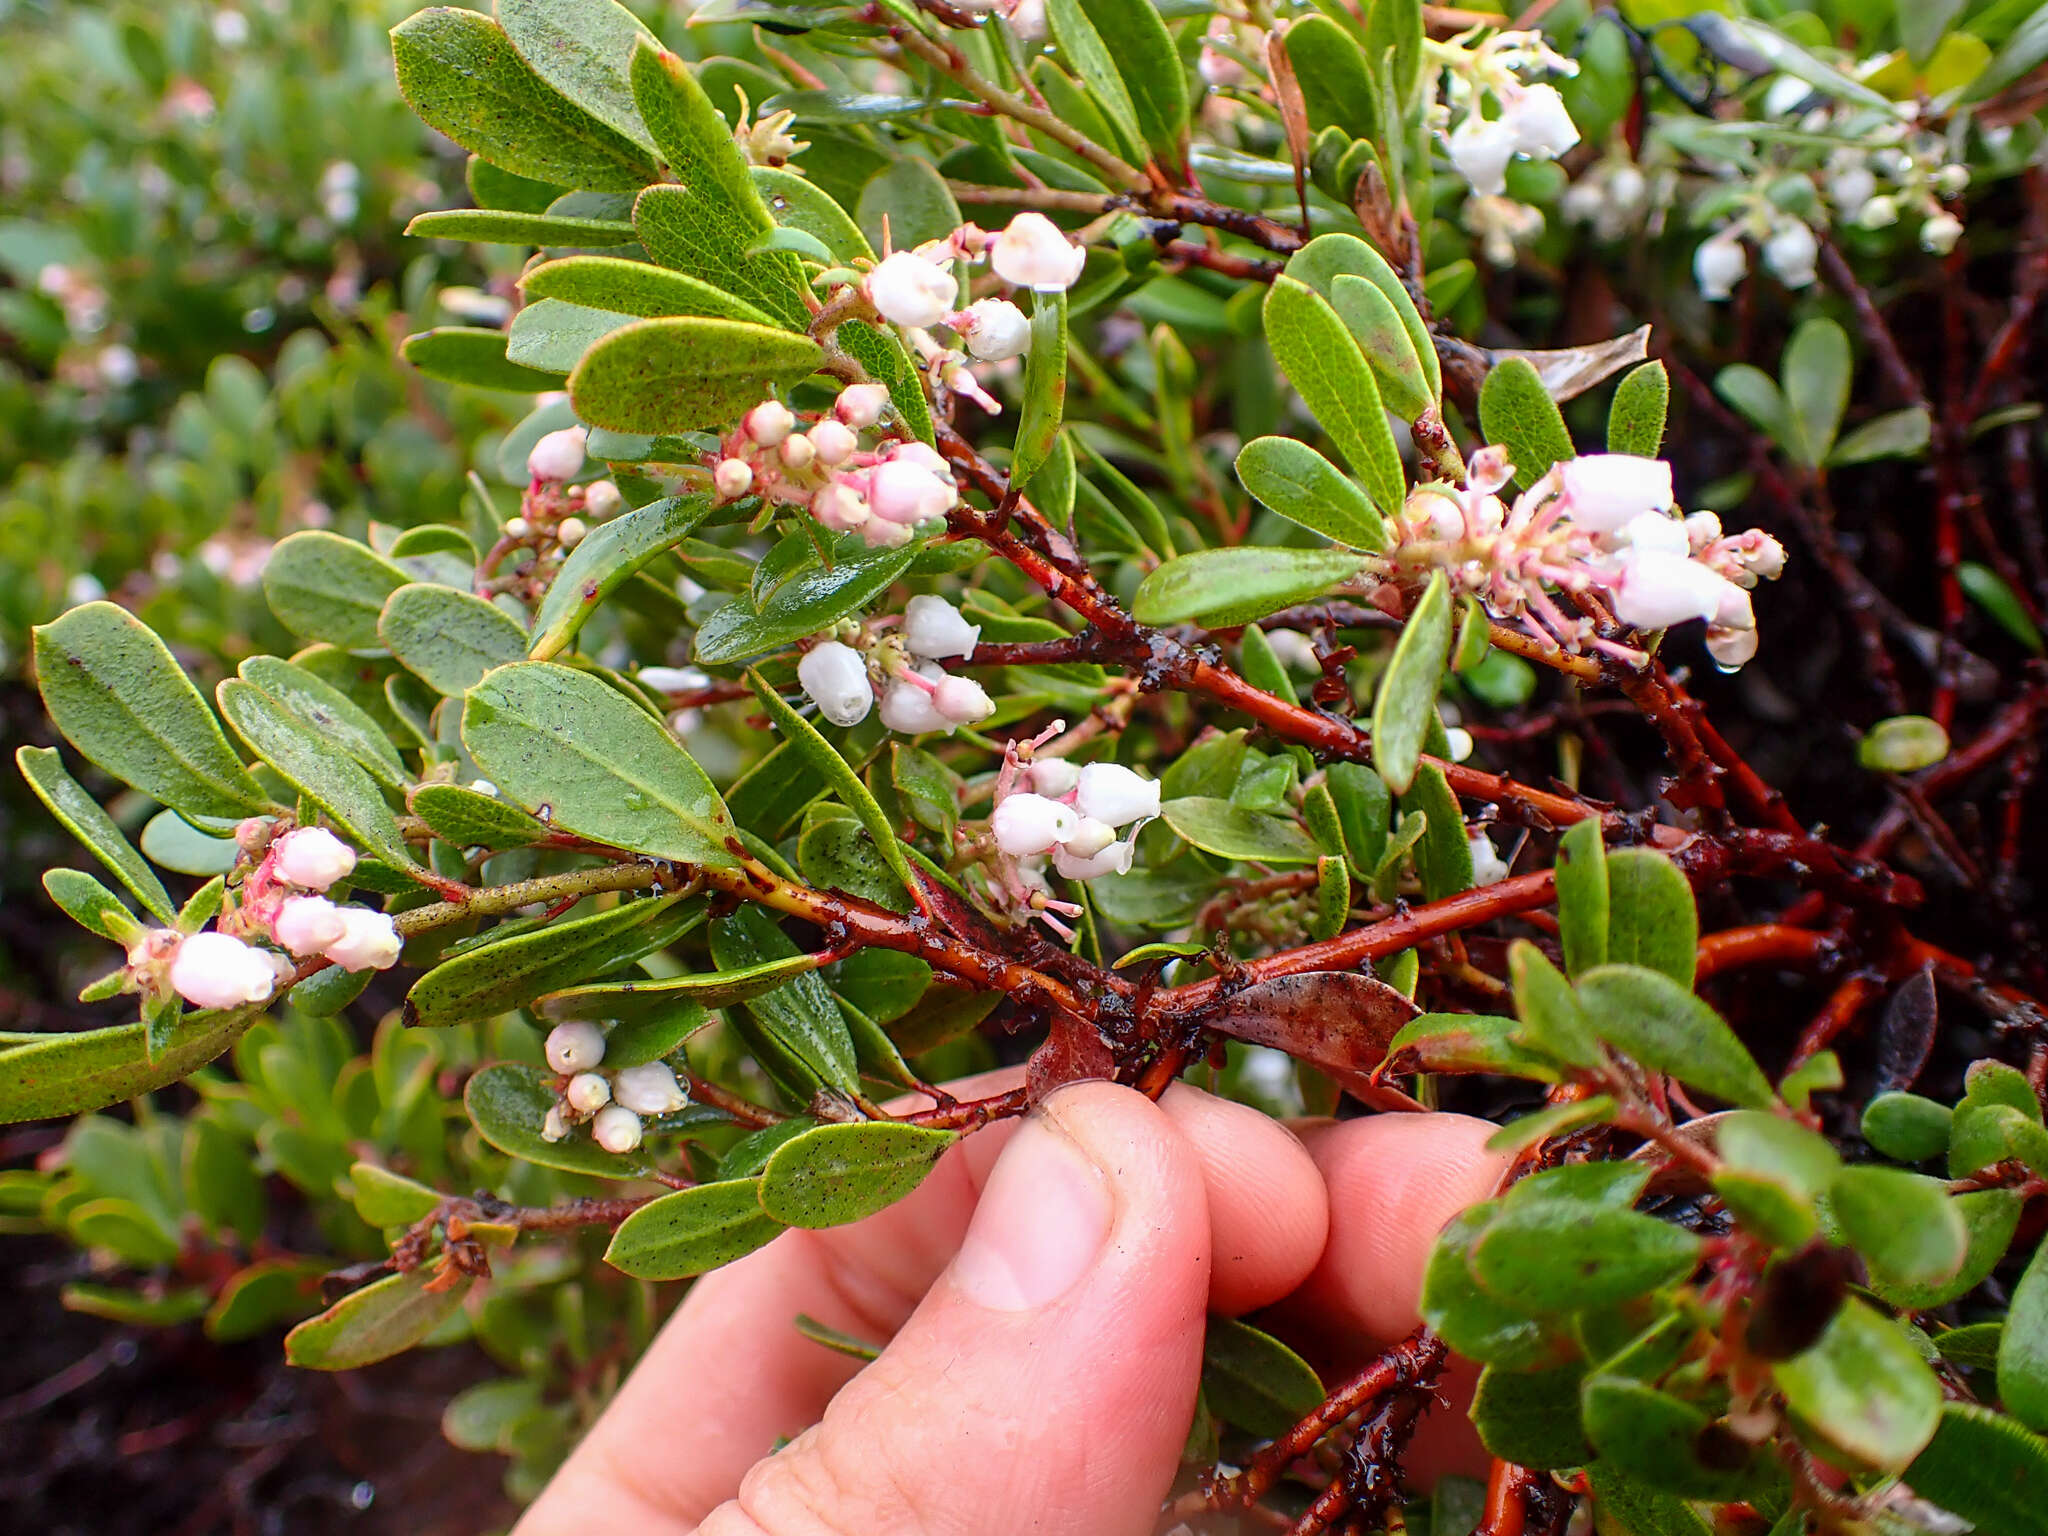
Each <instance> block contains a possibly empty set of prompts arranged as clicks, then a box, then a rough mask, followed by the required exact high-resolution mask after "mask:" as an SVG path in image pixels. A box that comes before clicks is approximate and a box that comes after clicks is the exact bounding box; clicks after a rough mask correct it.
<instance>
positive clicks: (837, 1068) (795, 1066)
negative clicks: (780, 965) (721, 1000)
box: [711, 906, 860, 1099]
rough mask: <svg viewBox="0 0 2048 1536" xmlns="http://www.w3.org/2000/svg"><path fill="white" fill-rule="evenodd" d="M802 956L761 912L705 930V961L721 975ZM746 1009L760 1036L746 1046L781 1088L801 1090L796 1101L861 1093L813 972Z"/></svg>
mask: <svg viewBox="0 0 2048 1536" xmlns="http://www.w3.org/2000/svg"><path fill="white" fill-rule="evenodd" d="M800 953H801V951H800V950H798V948H797V947H796V945H795V943H793V942H792V941H791V940H790V938H789V936H788V935H787V934H785V933H784V932H783V931H782V930H781V929H780V928H779V927H777V926H776V924H775V919H774V918H773V917H772V916H771V915H770V914H769V913H768V912H766V911H765V910H763V909H762V908H760V907H754V906H747V907H741V908H740V909H739V910H738V911H736V912H733V913H731V914H730V915H728V916H726V917H722V918H717V919H714V920H713V922H712V924H711V958H712V959H713V960H714V961H716V962H717V964H718V968H719V970H721V971H728V972H729V971H743V970H749V969H752V968H753V967H756V966H759V965H761V964H763V963H765V962H769V961H775V960H786V959H789V958H791V957H792V956H795V955H798V954H800ZM806 958H808V957H806ZM745 1007H746V1010H747V1017H748V1018H749V1019H750V1020H751V1021H752V1023H753V1024H754V1026H755V1027H756V1030H757V1031H758V1033H757V1034H756V1035H755V1037H754V1038H753V1039H752V1040H750V1041H749V1044H751V1045H753V1046H754V1048H755V1049H754V1055H755V1059H756V1060H758V1061H760V1062H761V1065H762V1066H763V1068H764V1069H767V1070H769V1071H771V1072H772V1073H774V1074H775V1075H776V1076H777V1077H778V1079H779V1080H781V1081H783V1082H784V1084H785V1086H791V1087H793V1088H795V1089H797V1090H800V1091H799V1097H801V1098H804V1099H808V1098H809V1097H810V1095H811V1094H812V1093H814V1092H815V1091H816V1090H817V1089H818V1088H820V1087H824V1088H830V1089H833V1090H836V1091H837V1092H839V1093H843V1094H852V1093H855V1092H857V1091H858V1090H859V1087H860V1068H859V1062H858V1060H857V1058H856V1056H855V1053H854V1049H853V1035H852V1033H851V1032H850V1031H849V1030H848V1028H847V1024H846V1016H845V1015H844V1014H842V1013H841V1012H840V1011H839V1004H838V1003H837V1002H836V1001H834V999H833V997H832V994H831V992H830V991H829V990H828V989H827V988H826V986H825V983H824V982H823V981H822V980H821V979H820V978H819V976H818V975H817V973H816V971H809V972H807V973H805V974H802V975H798V976H794V977H791V978H790V979H789V980H788V981H785V982H783V983H782V984H781V985H780V986H778V987H775V988H773V989H772V990H770V991H768V992H764V993H762V994H760V995H759V996H756V997H753V998H751V999H749V1000H748V1001H747V1003H746V1005H745Z"/></svg>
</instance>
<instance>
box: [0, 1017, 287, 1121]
mask: <svg viewBox="0 0 2048 1536" xmlns="http://www.w3.org/2000/svg"><path fill="white" fill-rule="evenodd" d="M262 1012H263V1010H262V1008H261V1007H260V1006H258V1005H255V1004H251V1005H249V1006H248V1007H245V1008H236V1009H214V1008H209V1009H204V1010H199V1011H194V1012H190V1013H187V1014H185V1015H183V1016H182V1017H181V1018H180V1019H179V1020H178V1021H177V1022H176V1024H174V1025H173V1026H172V1029H171V1036H170V1039H169V1040H168V1041H165V1042H163V1043H162V1045H161V1046H160V1047H159V1049H158V1050H157V1052H156V1053H155V1055H154V1056H152V1055H151V1054H150V1052H149V1050H148V1047H147V1042H146V1039H145V1033H144V1029H143V1026H142V1025H140V1024H117V1025H115V1026H113V1027H112V1028H109V1029H87V1030H78V1031H75V1032H72V1033H67V1034H61V1035H52V1036H50V1037H49V1038H47V1039H38V1040H35V1041H33V1042H32V1043H29V1044H23V1045H12V1046H8V1047H7V1048H5V1049H4V1050H0V1124H12V1123H14V1122H16V1121H21V1120H52V1119H56V1118H57V1117H59V1116H64V1115H77V1114H84V1113H85V1112H87V1111H89V1110H95V1109H100V1108H102V1107H104V1106H106V1105H108V1104H117V1103H119V1102H120V1101H122V1100H123V1099H132V1098H136V1097H139V1096H140V1095H142V1094H145V1093H153V1092H155V1091H156V1090H157V1089H159V1088H161V1087H163V1086H165V1085H166V1084H167V1083H174V1082H176V1081H177V1080H178V1079H179V1078H181V1077H184V1076H186V1075H188V1074H189V1073H191V1072H192V1071H194V1070H195V1069H197V1068H199V1067H201V1066H204V1065H205V1064H206V1063H207V1062H209V1061H211V1060H213V1058H214V1057H216V1056H218V1055H220V1054H221V1052H223V1051H225V1050H226V1049H227V1048H228V1047H229V1046H231V1045H233V1044H234V1043H235V1041H236V1040H238V1039H239V1038H241V1036H242V1035H243V1034H244V1033H246V1032H247V1031H248V1029H249V1027H250V1026H251V1025H252V1024H254V1023H255V1022H256V1020H257V1019H258V1018H259V1017H261V1015H262Z"/></svg>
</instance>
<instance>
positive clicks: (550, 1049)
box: [541, 1019, 604, 1073]
mask: <svg viewBox="0 0 2048 1536" xmlns="http://www.w3.org/2000/svg"><path fill="white" fill-rule="evenodd" d="M541 1049H542V1051H543V1052H544V1053H545V1054H546V1056H547V1059H548V1066H549V1067H550V1068H552V1069H553V1070H554V1071H556V1072H561V1073H571V1072H587V1071H589V1070H590V1069H591V1068H592V1067H594V1066H596V1065H597V1064H598V1063H599V1062H601V1061H603V1060H604V1031H603V1030H601V1029H599V1028H598V1027H597V1026H596V1025H595V1024H592V1023H591V1022H589V1021H588V1020H587V1019H571V1020H570V1021H569V1022H568V1023H566V1024H557V1025H556V1026H555V1027H554V1028H553V1029H551V1030H549V1031H548V1038H547V1042H546V1044H545V1045H543V1046H542V1047H541Z"/></svg>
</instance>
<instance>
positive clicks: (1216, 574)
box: [1131, 546, 1365, 629]
mask: <svg viewBox="0 0 2048 1536" xmlns="http://www.w3.org/2000/svg"><path fill="white" fill-rule="evenodd" d="M1364 569H1365V562H1364V560H1363V559H1362V558H1361V557H1360V556H1358V555H1356V554H1353V553H1351V552H1350V551H1348V550H1342V549H1261V548H1256V547H1252V546H1244V547H1241V548H1236V549H1202V550H1197V551H1195V553H1193V554H1191V555H1180V556H1177V557H1175V558H1174V559H1171V560H1168V561H1167V562H1166V563H1165V564H1164V565H1162V566H1160V567H1159V568H1158V569H1157V570H1155V571H1153V572H1152V573H1151V574H1150V575H1149V576H1147V577H1146V578H1145V579H1144V580H1143V581H1142V582H1140V583H1139V584H1138V591H1137V595H1136V596H1135V597H1134V598H1133V599H1132V600H1131V612H1132V614H1133V615H1134V616H1135V617H1136V618H1137V619H1138V620H1139V622H1141V623H1145V624H1179V623H1183V622H1185V621H1187V620H1190V619H1194V620H1198V621H1199V622H1201V623H1202V624H1204V625H1205V626H1206V627H1208V628H1211V629H1226V628H1229V627H1231V626H1233V625H1237V624H1244V623H1248V622H1249V621H1251V620H1253V619H1259V618H1263V617H1265V616H1266V615H1267V614H1269V613H1277V612H1279V611H1280V610H1281V609H1282V608H1291V607H1293V606H1294V605H1295V604H1296V603H1305V602H1308V601H1310V600H1311V599H1313V598H1317V597H1321V596H1323V595H1324V594H1325V593H1327V592H1328V591H1329V590H1330V589H1331V588H1332V587H1334V586H1337V585H1338V584H1340V583H1342V582H1345V581H1349V580H1350V579H1351V578H1352V577H1354V576H1356V575H1358V574H1359V573H1360V572H1361V571H1363V570H1364Z"/></svg>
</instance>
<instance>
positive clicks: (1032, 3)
mask: <svg viewBox="0 0 2048 1536" xmlns="http://www.w3.org/2000/svg"><path fill="white" fill-rule="evenodd" d="M996 9H997V10H999V11H1001V12H1002V14H1003V19H1004V20H1005V21H1007V22H1009V24H1010V30H1011V31H1012V32H1014V33H1016V34H1017V38H1018V41H1020V42H1026V43H1035V42H1038V41H1039V40H1040V39H1042V38H1043V37H1044V36H1045V33H1046V20H1045V0H996Z"/></svg>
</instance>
